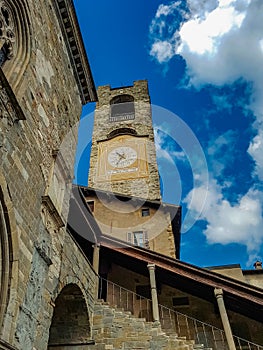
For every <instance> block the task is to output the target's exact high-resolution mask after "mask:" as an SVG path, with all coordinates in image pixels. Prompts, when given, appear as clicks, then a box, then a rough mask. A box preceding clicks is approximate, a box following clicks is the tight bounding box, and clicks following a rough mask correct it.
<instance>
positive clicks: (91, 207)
mask: <svg viewBox="0 0 263 350" xmlns="http://www.w3.org/2000/svg"><path fill="white" fill-rule="evenodd" d="M87 204H88V206H89V208H90V211H91V212H92V213H93V212H94V201H87Z"/></svg>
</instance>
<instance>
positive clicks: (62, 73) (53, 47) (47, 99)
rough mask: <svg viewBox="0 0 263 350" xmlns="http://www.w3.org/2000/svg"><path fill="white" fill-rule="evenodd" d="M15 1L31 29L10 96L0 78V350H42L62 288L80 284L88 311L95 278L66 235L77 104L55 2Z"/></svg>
mask: <svg viewBox="0 0 263 350" xmlns="http://www.w3.org/2000/svg"><path fill="white" fill-rule="evenodd" d="M15 3H19V4H20V6H21V13H22V12H23V13H26V16H27V20H28V22H29V24H30V25H29V27H28V30H29V31H30V37H29V40H30V51H29V52H27V53H26V54H27V55H29V60H28V63H27V64H26V66H25V69H24V71H23V75H22V76H21V77H20V78H19V80H18V76H15V78H16V79H13V77H14V74H15V71H16V70H17V71H18V70H19V66H16V67H15V70H14V74H13V75H10V74H9V73H10V71H11V69H12V60H10V62H7V64H6V65H4V66H3V73H4V75H5V77H6V78H7V80H8V81H9V83H10V86H11V92H10V86H8V85H6V82H5V79H4V78H3V79H1V84H2V86H1V93H0V102H1V115H0V129H1V136H0V162H1V170H0V186H1V193H2V195H1V201H2V202H3V207H4V208H5V215H6V216H7V217H8V224H7V226H8V230H7V231H8V240H9V248H8V251H5V252H3V251H2V252H1V253H3V255H2V254H1V255H2V256H4V257H5V258H7V259H8V260H9V270H8V271H7V273H6V282H7V284H8V291H7V293H6V296H7V297H6V303H5V305H3V308H1V311H2V318H1V322H2V324H1V325H0V328H1V333H0V339H1V340H0V344H1V345H0V348H1V346H2V347H3V348H5V347H4V345H3V344H4V343H5V344H6V343H9V344H11V345H12V346H14V347H15V348H16V349H23V350H24V349H38V350H42V349H43V350H44V349H46V348H47V342H48V337H49V327H50V324H51V320H52V315H53V309H54V306H55V301H56V297H57V296H58V294H59V292H60V291H61V290H62V288H63V286H65V285H66V284H67V283H73V284H76V285H78V286H79V288H80V289H81V290H82V291H83V295H84V298H85V300H86V303H87V309H88V310H89V312H90V313H91V312H92V307H93V296H94V287H95V275H94V272H93V270H92V268H91V266H90V264H89V262H88V261H87V260H86V259H85V257H84V256H83V255H82V254H81V253H80V250H79V249H78V247H77V246H76V244H75V242H74V241H73V240H72V238H71V237H70V235H69V234H68V232H67V231H66V229H65V219H66V216H67V208H65V210H64V212H63V208H62V205H61V202H62V200H63V198H64V199H65V202H67V200H68V198H69V192H70V187H71V185H70V183H71V180H72V170H73V159H74V148H75V144H76V131H77V126H76V123H77V122H78V120H79V116H80V114H81V109H82V105H81V100H80V96H79V90H78V87H77V84H76V81H75V78H74V74H73V70H72V67H71V63H70V59H69V57H68V53H67V49H66V45H65V42H64V39H63V35H62V32H61V28H60V24H59V22H58V19H57V15H56V11H55V2H54V1H42V0H41V1H30V0H29V1H26V2H25V1H22V0H21V1H18V2H13V1H11V2H10V4H11V5H13V4H15ZM24 49H25V50H26V49H27V48H26V47H25V48H24ZM14 96H15V98H14ZM19 113H20V114H23V118H24V119H23V118H21V115H18V114H19ZM75 126H76V128H75ZM69 135H70V137H69ZM65 140H66V142H65ZM63 142H64V143H63ZM61 148H63V151H62V152H60V153H61V154H63V156H62V158H63V159H64V163H65V164H66V168H67V169H66V172H68V173H69V174H71V178H70V179H69V178H68V177H67V176H66V175H65V174H64V172H65V168H64V169H63V171H62V175H63V176H62V177H60V179H59V183H58V184H57V185H54V184H53V182H54V177H53V173H54V172H55V169H56V167H57V162H58V157H60V155H59V154H58V152H57V150H61ZM69 151H70V152H69ZM65 158H67V159H65ZM57 190H62V191H64V193H63V196H62V197H63V198H61V201H60V203H55V204H54V203H53V202H52V200H51V198H52V192H53V193H56V191H57ZM43 197H46V200H45V201H44V200H43ZM53 198H54V197H53ZM52 210H53V213H54V212H56V215H54V214H52ZM1 235H2V232H1ZM1 249H2V248H1ZM1 282H2V281H1ZM1 342H2V343H1Z"/></svg>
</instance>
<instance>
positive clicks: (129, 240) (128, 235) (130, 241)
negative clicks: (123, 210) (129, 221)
mask: <svg viewBox="0 0 263 350" xmlns="http://www.w3.org/2000/svg"><path fill="white" fill-rule="evenodd" d="M127 241H128V242H129V243H131V244H132V243H133V242H132V233H131V232H127Z"/></svg>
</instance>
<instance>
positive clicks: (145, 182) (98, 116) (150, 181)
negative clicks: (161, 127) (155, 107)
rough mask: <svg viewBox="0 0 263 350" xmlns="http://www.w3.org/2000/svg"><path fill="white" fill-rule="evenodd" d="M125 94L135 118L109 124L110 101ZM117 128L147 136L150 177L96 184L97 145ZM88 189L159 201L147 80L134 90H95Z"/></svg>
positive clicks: (130, 88)
mask: <svg viewBox="0 0 263 350" xmlns="http://www.w3.org/2000/svg"><path fill="white" fill-rule="evenodd" d="M122 94H127V95H130V96H132V97H133V98H134V108H135V118H134V119H132V120H124V121H114V122H111V121H109V118H110V108H111V105H110V101H111V100H112V98H114V97H116V96H119V95H122ZM119 128H131V129H134V130H136V132H137V136H138V137H140V136H147V140H148V141H147V160H148V167H149V175H148V177H147V178H145V179H135V180H134V179H130V180H123V181H121V180H120V181H111V182H104V183H102V182H98V181H97V169H98V142H100V141H104V140H107V138H108V135H109V134H110V133H111V132H112V131H114V130H116V129H119ZM88 186H89V187H92V188H99V189H102V190H106V191H111V192H115V193H120V194H126V195H133V196H137V197H142V198H148V199H150V200H155V199H160V182H159V174H158V168H157V162H156V152H155V145H154V133H153V127H152V115H151V105H150V97H149V92H148V84H147V81H146V80H139V81H135V82H134V84H133V86H126V87H121V88H111V87H110V86H109V85H106V86H100V87H99V88H98V102H97V105H96V110H95V116H94V128H93V136H92V150H91V157H90V169H89V179H88ZM146 189H147V191H146Z"/></svg>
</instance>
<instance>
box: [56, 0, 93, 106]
mask: <svg viewBox="0 0 263 350" xmlns="http://www.w3.org/2000/svg"><path fill="white" fill-rule="evenodd" d="M55 3H56V8H57V13H58V18H59V21H60V24H61V28H62V32H63V35H64V39H65V42H66V46H67V49H68V54H69V57H70V61H71V64H72V67H73V71H74V75H75V79H76V81H77V84H78V88H79V92H80V95H81V100H82V104H86V103H87V102H95V101H97V92H96V87H95V84H94V80H93V77H92V73H91V69H90V65H89V61H88V57H87V54H86V51H85V47H84V43H83V39H82V35H81V32H80V28H79V24H78V20H77V16H76V11H75V8H74V4H73V1H72V0H56V1H55Z"/></svg>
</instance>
